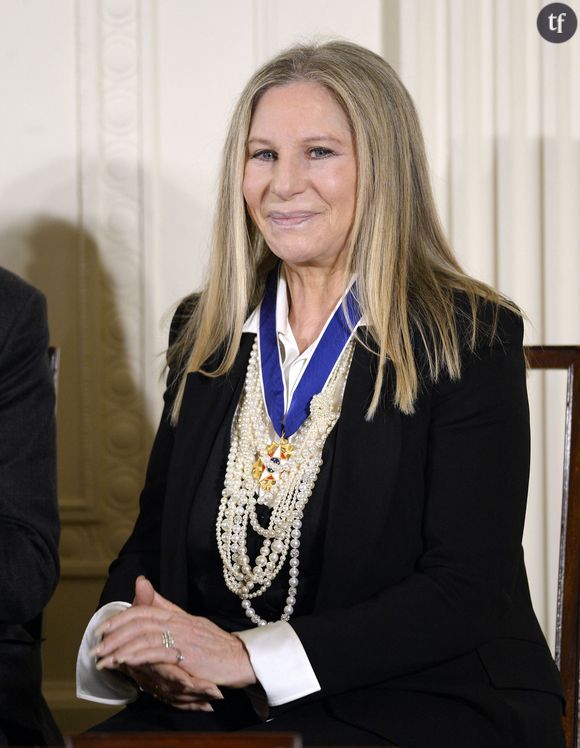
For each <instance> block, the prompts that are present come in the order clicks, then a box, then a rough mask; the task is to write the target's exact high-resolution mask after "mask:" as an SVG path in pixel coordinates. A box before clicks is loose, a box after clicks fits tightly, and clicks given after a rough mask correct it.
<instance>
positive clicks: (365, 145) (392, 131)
mask: <svg viewBox="0 0 580 748" xmlns="http://www.w3.org/2000/svg"><path fill="white" fill-rule="evenodd" d="M297 81H306V82H313V83H318V84H320V85H322V86H324V87H325V88H326V89H327V90H328V91H329V92H330V93H331V94H332V95H333V96H334V98H335V99H336V101H337V102H338V103H339V105H340V106H341V107H342V109H343V110H344V112H345V114H346V116H347V118H348V120H349V122H350V126H351V128H352V133H353V137H354V142H355V147H356V156H357V162H358V178H357V184H358V187H357V197H356V207H355V215H354V220H353V225H352V228H351V231H350V236H349V242H348V246H347V247H346V248H345V250H344V251H345V252H347V269H348V271H349V273H348V274H351V273H356V274H357V289H358V299H359V303H360V306H361V308H362V312H363V315H364V319H365V324H366V326H367V328H366V329H367V331H368V335H367V336H366V337H365V339H364V340H363V339H362V337H361V334H360V333H359V334H357V338H358V340H359V342H360V343H361V344H362V345H364V346H365V347H367V348H369V350H373V352H374V353H375V354H376V356H377V364H378V365H377V368H376V382H375V388H374V393H373V397H372V400H371V402H370V405H369V407H368V411H367V417H368V418H371V417H372V416H373V414H374V413H375V411H376V409H377V407H378V405H379V402H380V397H381V391H382V388H383V384H384V378H385V365H386V362H387V360H389V361H390V362H391V363H392V365H393V367H394V371H395V383H394V384H395V390H394V402H395V404H396V405H397V406H398V407H399V408H400V409H401V410H402V411H403V412H404V413H412V412H413V408H414V403H415V400H416V398H417V394H418V391H419V388H420V374H419V372H418V365H417V355H418V353H419V355H420V356H421V359H422V360H424V362H425V364H426V368H427V372H428V376H429V377H430V378H431V379H432V380H433V381H436V380H437V379H438V377H439V376H440V374H441V372H443V371H445V372H447V373H448V375H449V376H450V377H451V378H458V377H459V376H460V372H461V364H460V352H461V341H460V340H459V334H458V329H457V303H456V299H455V298H454V294H455V292H457V291H459V292H463V294H465V297H466V299H467V302H468V307H467V308H468V310H470V311H469V314H468V316H469V317H470V319H471V324H470V336H469V337H470V341H469V342H470V345H471V347H474V346H475V342H476V338H477V335H478V320H477V307H478V302H479V301H480V300H482V299H485V300H488V301H491V302H493V303H494V304H495V305H496V307H497V305H498V304H501V305H505V306H508V307H509V308H511V309H513V310H515V311H517V310H516V308H515V307H514V306H513V304H511V303H510V302H509V301H507V300H505V299H503V298H502V297H500V296H499V295H498V294H497V292H495V291H494V290H493V289H492V288H490V287H489V286H487V285H485V284H483V283H480V282H479V281H476V280H474V279H473V278H470V277H469V276H467V275H466V274H465V273H464V272H463V271H462V269H461V267H460V266H459V264H458V262H457V260H456V259H455V257H454V255H453V253H452V251H451V249H450V247H449V245H448V243H447V241H446V239H445V236H444V234H443V231H442V228H441V225H440V222H439V218H438V215H437V211H436V208H435V203H434V199H433V194H432V191H431V186H430V181H429V174H428V167H427V159H426V155H425V147H424V143H423V137H422V134H421V129H420V126H419V119H418V116H417V113H416V111H415V107H414V105H413V102H412V100H411V97H410V95H409V93H408V92H407V90H406V89H405V87H404V86H403V84H402V83H401V81H400V80H399V78H398V76H397V74H396V73H395V71H394V70H393V69H392V68H391V66H390V65H389V64H388V63H387V62H385V60H383V59H382V58H381V57H379V56H378V55H376V54H375V53H373V52H371V51H369V50H367V49H364V48H363V47H360V46H358V45H356V44H352V43H350V42H345V41H331V42H327V43H324V44H313V45H298V46H295V47H292V48H291V49H288V50H286V51H284V52H282V53H281V54H279V55H278V56H277V57H275V58H274V59H273V60H271V61H270V62H268V63H266V64H265V65H264V66H263V67H262V68H261V69H260V70H258V72H257V73H255V75H253V76H252V78H251V79H250V81H249V82H248V84H247V85H246V87H245V89H244V90H243V92H242V94H241V96H240V98H239V101H238V103H237V106H236V108H235V111H234V113H233V116H232V120H231V124H230V127H229V132H228V135H227V139H226V143H225V148H224V155H223V167H222V172H221V178H220V183H219V196H218V204H217V211H216V216H215V224H214V230H213V239H212V247H211V255H210V266H209V273H208V279H207V284H206V286H205V289H204V290H203V291H202V293H201V295H200V297H199V299H198V303H197V304H196V306H195V308H194V309H193V311H192V312H191V314H190V316H189V319H188V321H187V322H186V323H185V324H184V325H183V326H182V328H181V332H180V334H179V335H178V337H177V340H176V341H175V343H174V344H173V345H172V346H171V348H170V351H169V363H170V365H171V366H174V367H177V370H178V371H179V372H180V384H179V389H178V392H177V396H176V399H175V403H174V407H173V412H172V418H173V420H174V421H175V420H176V419H177V415H178V412H179V407H180V403H181V398H182V395H183V389H184V386H185V377H186V375H187V373H188V372H191V371H197V372H201V373H203V374H206V375H207V376H212V377H214V376H220V375H223V374H225V373H226V372H228V371H229V370H230V368H231V367H232V365H233V362H234V360H235V357H236V354H237V351H238V348H239V343H240V338H241V333H242V326H243V324H244V321H245V319H246V317H247V315H248V313H249V310H250V309H252V308H253V307H254V306H256V305H257V304H258V303H259V301H260V300H261V297H262V295H263V291H264V284H265V279H266V276H267V273H268V272H269V270H270V269H271V268H272V267H273V266H274V265H275V262H276V258H275V257H274V255H273V254H272V253H271V252H270V250H269V249H268V247H267V246H266V244H265V242H264V240H263V238H262V236H261V234H260V233H259V232H258V230H257V229H256V227H255V226H254V224H253V222H252V221H251V219H250V217H249V215H248V213H247V211H246V208H245V204H244V198H243V195H242V180H243V175H244V168H245V163H246V158H247V145H246V141H247V138H248V133H249V130H250V123H251V120H252V115H253V112H254V110H255V108H256V105H257V103H258V101H259V100H260V97H261V96H263V94H264V93H265V92H266V91H267V90H268V89H269V88H272V87H273V86H284V85H288V84H290V83H293V82H297ZM494 330H495V321H494V323H493V324H492V329H491V330H490V331H489V332H490V339H491V337H493V335H494ZM369 335H370V340H369ZM210 362H211V363H210Z"/></svg>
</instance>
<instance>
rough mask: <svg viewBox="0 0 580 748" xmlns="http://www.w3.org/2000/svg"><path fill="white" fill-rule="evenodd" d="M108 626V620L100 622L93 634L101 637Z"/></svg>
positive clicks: (109, 624)
mask: <svg viewBox="0 0 580 748" xmlns="http://www.w3.org/2000/svg"><path fill="white" fill-rule="evenodd" d="M110 626H111V622H110V621H105V623H101V625H100V626H98V627H97V628H96V629H95V636H97V637H102V636H103V634H104V633H105V631H108V630H109V628H110Z"/></svg>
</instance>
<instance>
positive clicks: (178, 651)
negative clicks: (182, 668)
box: [175, 647, 185, 665]
mask: <svg viewBox="0 0 580 748" xmlns="http://www.w3.org/2000/svg"><path fill="white" fill-rule="evenodd" d="M183 660H185V657H184V656H183V655H182V654H181V649H177V647H175V664H176V665H179V663H180V662H183Z"/></svg>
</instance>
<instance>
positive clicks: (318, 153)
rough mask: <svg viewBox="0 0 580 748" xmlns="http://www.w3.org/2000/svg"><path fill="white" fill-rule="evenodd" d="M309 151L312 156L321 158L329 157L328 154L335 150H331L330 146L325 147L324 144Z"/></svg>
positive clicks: (330, 154)
mask: <svg viewBox="0 0 580 748" xmlns="http://www.w3.org/2000/svg"><path fill="white" fill-rule="evenodd" d="M308 153H309V154H310V157H311V158H315V159H320V158H328V156H332V155H333V153H334V152H333V151H331V150H330V148H325V147H324V146H321V145H319V146H316V148H311V149H310V150H309V151H308Z"/></svg>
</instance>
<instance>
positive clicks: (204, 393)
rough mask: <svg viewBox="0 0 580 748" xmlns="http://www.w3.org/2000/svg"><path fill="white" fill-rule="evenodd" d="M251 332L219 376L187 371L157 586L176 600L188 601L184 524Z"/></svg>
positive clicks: (239, 378) (236, 387)
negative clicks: (233, 360) (160, 586)
mask: <svg viewBox="0 0 580 748" xmlns="http://www.w3.org/2000/svg"><path fill="white" fill-rule="evenodd" d="M253 342H254V336H253V335H250V334H244V335H242V339H241V342H240V349H239V351H238V355H237V357H236V360H235V362H234V365H233V367H232V369H231V370H230V371H229V372H228V374H227V375H225V376H223V377H216V378H211V377H206V376H203V375H202V374H197V373H194V374H190V375H189V376H188V380H187V385H186V389H185V393H184V397H183V403H182V406H181V411H180V414H179V422H178V424H177V427H176V432H175V446H174V450H173V455H172V459H171V467H170V470H169V478H168V484H167V492H166V497H165V509H164V521H163V531H162V532H163V535H162V547H163V549H164V551H165V552H164V553H162V556H161V585H162V589H163V590H165V592H164V594H166V595H167V596H168V597H169V599H171V600H172V601H173V602H175V603H176V604H177V605H181V606H184V605H186V604H187V596H188V584H187V552H186V549H187V523H188V519H189V511H190V508H191V501H192V499H193V497H194V496H195V493H196V491H197V488H198V485H199V482H200V480H201V477H202V474H203V470H204V467H205V465H206V462H207V458H208V456H209V454H210V451H211V449H212V448H213V446H214V443H215V439H216V435H217V433H218V431H219V429H220V426H221V425H222V422H223V420H224V418H225V417H226V415H227V413H228V410H229V408H230V406H231V404H232V400H233V399H234V398H235V399H236V401H237V400H239V397H240V395H241V391H242V387H243V383H244V375H245V371H246V367H247V363H248V358H249V356H250V351H251V348H252V344H253Z"/></svg>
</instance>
